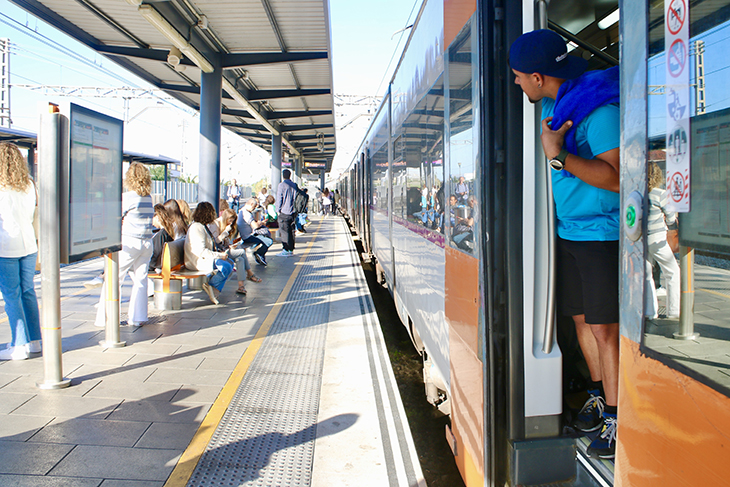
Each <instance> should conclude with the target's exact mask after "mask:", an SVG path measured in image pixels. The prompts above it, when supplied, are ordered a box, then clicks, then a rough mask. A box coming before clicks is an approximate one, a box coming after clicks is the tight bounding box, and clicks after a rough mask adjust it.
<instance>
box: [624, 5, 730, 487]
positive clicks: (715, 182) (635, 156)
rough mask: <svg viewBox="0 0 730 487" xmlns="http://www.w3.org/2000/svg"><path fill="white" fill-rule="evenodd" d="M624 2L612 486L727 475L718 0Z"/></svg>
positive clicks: (729, 418) (727, 43)
mask: <svg viewBox="0 0 730 487" xmlns="http://www.w3.org/2000/svg"><path fill="white" fill-rule="evenodd" d="M622 9H623V10H622V12H621V19H622V26H621V31H622V42H623V51H622V70H621V78H622V80H623V83H624V86H623V88H622V101H623V103H622V117H623V124H622V125H623V129H624V132H623V143H622V152H621V198H622V212H623V214H624V215H625V217H626V221H625V222H624V226H625V228H624V232H623V235H622V240H621V275H622V282H621V305H622V306H621V349H620V350H621V351H620V375H619V377H620V384H619V423H618V424H619V427H618V439H619V441H618V447H617V456H616V458H617V464H616V485H621V486H654V485H657V486H658V485H667V484H668V483H671V484H672V485H728V482H729V480H728V479H730V464H729V463H728V461H727V458H728V455H727V445H728V442H727V439H728V437H730V318H729V317H730V313H728V310H730V292H728V289H730V273H729V272H728V270H727V269H728V268H730V266H729V265H728V263H729V262H730V211H729V208H730V169H729V168H730V88H728V83H727V74H726V73H727V72H728V69H729V68H730V57H729V56H728V55H727V53H728V50H729V49H730V2H728V1H727V0H725V1H700V0H665V1H664V2H656V1H638V2H623V4H622ZM642 208H643V224H639V223H640V222H641V220H639V219H638V218H635V217H636V216H640V215H641V210H642ZM675 216H676V222H677V223H676V225H677V226H678V241H676V240H675V238H676V237H677V232H675V231H674V226H675V225H674V221H675ZM675 244H676V246H675ZM672 247H674V248H672ZM675 250H676V251H677V253H676V254H675V253H674V252H673V251H675ZM675 256H676V257H677V258H675ZM653 262H656V263H658V264H659V266H658V267H659V269H658V272H657V270H655V269H653V267H652V263H653Z"/></svg>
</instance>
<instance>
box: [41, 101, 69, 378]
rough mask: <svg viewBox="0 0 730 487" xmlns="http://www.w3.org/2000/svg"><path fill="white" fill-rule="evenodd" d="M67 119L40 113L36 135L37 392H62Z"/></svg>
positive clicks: (57, 115) (58, 115)
mask: <svg viewBox="0 0 730 487" xmlns="http://www.w3.org/2000/svg"><path fill="white" fill-rule="evenodd" d="M68 145H69V137H68V118H67V117H65V116H64V115H61V114H60V113H42V114H41V124H40V130H39V132H38V147H39V148H40V150H39V151H38V152H39V156H40V157H39V159H40V160H39V163H40V166H41V167H40V170H39V171H38V173H39V174H40V181H39V185H38V193H39V196H40V198H39V199H40V212H41V214H40V230H41V232H40V242H39V243H40V254H41V303H42V306H41V333H42V337H43V369H44V377H45V379H44V380H43V382H37V383H36V386H38V388H39V389H63V388H64V387H68V386H69V384H71V381H70V380H69V379H64V378H63V363H62V360H61V245H60V241H61V224H60V221H61V220H60V218H58V208H59V207H60V206H61V205H60V203H59V188H60V187H61V171H62V167H63V166H64V164H68V162H64V161H65V160H66V159H68V157H69V148H68Z"/></svg>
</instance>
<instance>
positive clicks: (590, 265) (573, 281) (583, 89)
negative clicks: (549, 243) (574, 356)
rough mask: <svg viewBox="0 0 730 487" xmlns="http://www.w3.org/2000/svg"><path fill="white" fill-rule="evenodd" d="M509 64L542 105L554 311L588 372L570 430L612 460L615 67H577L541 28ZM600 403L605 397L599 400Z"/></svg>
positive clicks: (515, 48) (515, 49) (519, 43)
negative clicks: (553, 225)
mask: <svg viewBox="0 0 730 487" xmlns="http://www.w3.org/2000/svg"><path fill="white" fill-rule="evenodd" d="M509 63H510V67H511V68H512V71H513V72H514V74H515V76H516V78H515V83H516V84H518V85H519V86H520V88H522V91H523V92H524V93H525V95H527V97H528V98H529V100H530V101H531V102H532V103H537V102H538V101H542V116H541V119H542V127H541V130H542V133H541V136H540V137H541V141H542V147H543V151H544V153H545V156H546V157H547V160H548V161H549V163H550V166H551V168H552V169H551V170H550V173H551V176H552V181H553V195H554V200H555V210H556V216H557V292H558V296H559V310H560V312H561V313H563V314H564V315H565V316H571V317H572V318H573V321H574V322H575V328H576V332H577V334H578V341H579V343H580V347H581V350H582V351H583V355H584V357H585V359H586V362H587V363H588V368H589V369H590V374H591V380H592V381H593V384H592V386H591V390H590V393H591V396H590V398H589V400H588V402H586V405H585V406H584V407H583V409H582V410H581V412H580V413H579V415H578V417H577V419H576V421H575V423H574V426H575V427H576V429H578V430H580V431H583V432H588V431H596V430H598V429H599V428H600V429H601V432H600V434H599V435H598V436H596V439H595V440H593V442H592V443H591V446H590V447H589V448H588V452H589V454H591V456H594V457H599V458H613V457H614V455H615V447H616V444H615V438H616V431H617V427H618V424H617V409H616V407H617V404H618V357H619V325H618V321H619V302H618V301H619V300H618V287H619V284H618V283H619V246H618V239H619V213H620V202H619V194H618V191H619V145H620V112H619V105H618V102H619V99H620V97H619V83H618V81H619V79H618V68H611V69H608V70H606V71H590V72H584V71H585V69H586V65H587V62H586V61H585V60H584V59H581V58H578V57H574V56H568V53H567V49H566V44H565V41H564V40H563V38H562V37H560V36H559V35H558V34H556V33H555V32H553V31H550V30H536V31H533V32H528V33H526V34H523V35H522V36H520V37H519V38H518V39H517V40H516V41H515V42H514V43H513V44H512V46H511V48H510V56H509ZM604 401H605V402H604Z"/></svg>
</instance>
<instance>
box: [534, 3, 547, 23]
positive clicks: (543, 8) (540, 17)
mask: <svg viewBox="0 0 730 487" xmlns="http://www.w3.org/2000/svg"><path fill="white" fill-rule="evenodd" d="M535 3H537V24H538V26H537V28H538V29H547V28H548V12H547V9H548V4H549V3H550V0H537V1H536V2H535Z"/></svg>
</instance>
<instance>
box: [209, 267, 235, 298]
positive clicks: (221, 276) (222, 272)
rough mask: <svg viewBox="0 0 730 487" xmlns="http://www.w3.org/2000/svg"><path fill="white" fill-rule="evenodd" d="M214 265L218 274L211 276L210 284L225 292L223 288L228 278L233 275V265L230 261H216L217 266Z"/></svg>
mask: <svg viewBox="0 0 730 487" xmlns="http://www.w3.org/2000/svg"><path fill="white" fill-rule="evenodd" d="M213 265H214V266H215V268H216V269H217V270H218V272H216V273H215V274H214V275H213V276H211V278H210V279H209V280H208V284H210V285H211V286H213V287H214V288H216V289H217V290H219V291H223V286H225V285H226V281H227V280H228V277H229V276H230V275H231V272H233V264H231V261H229V260H224V259H216V260H215V264H213Z"/></svg>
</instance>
